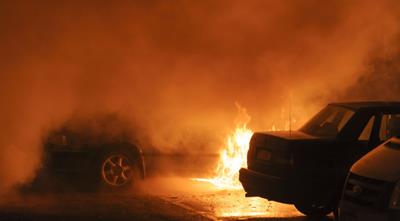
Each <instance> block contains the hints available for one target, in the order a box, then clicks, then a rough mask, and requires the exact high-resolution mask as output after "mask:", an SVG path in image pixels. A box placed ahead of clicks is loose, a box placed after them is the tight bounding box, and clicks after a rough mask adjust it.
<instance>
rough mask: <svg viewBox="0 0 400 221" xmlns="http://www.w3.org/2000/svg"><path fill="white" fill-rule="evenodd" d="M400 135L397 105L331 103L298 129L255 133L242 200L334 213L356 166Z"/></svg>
mask: <svg viewBox="0 0 400 221" xmlns="http://www.w3.org/2000/svg"><path fill="white" fill-rule="evenodd" d="M399 131H400V102H349V103H331V104H328V105H327V106H326V107H325V108H323V109H322V110H321V111H320V112H319V113H317V114H316V115H315V116H314V117H313V118H312V119H311V120H310V121H308V122H307V123H306V124H305V125H304V126H303V127H301V128H300V129H299V130H298V131H283V132H256V133H254V134H253V136H252V138H251V140H250V147H249V151H248V154H247V164H248V167H247V168H241V169H240V172H239V180H240V182H241V183H242V185H243V188H244V190H245V191H246V196H248V197H250V196H259V197H263V198H267V199H269V200H273V201H278V202H282V203H288V204H294V205H295V207H296V208H297V209H298V210H299V211H300V212H302V213H303V214H305V215H307V216H311V217H320V216H325V215H328V214H329V213H331V212H335V215H337V207H338V202H339V200H340V197H341V193H342V189H343V185H344V182H345V179H346V176H347V174H348V172H349V170H350V168H351V166H352V164H353V163H354V162H356V161H357V160H358V159H360V158H361V157H362V156H363V155H365V154H366V153H368V152H369V151H371V150H372V149H373V148H374V147H376V146H378V145H379V144H381V143H382V142H384V141H386V140H387V139H389V138H390V137H392V136H393V135H396V134H398V133H399Z"/></svg>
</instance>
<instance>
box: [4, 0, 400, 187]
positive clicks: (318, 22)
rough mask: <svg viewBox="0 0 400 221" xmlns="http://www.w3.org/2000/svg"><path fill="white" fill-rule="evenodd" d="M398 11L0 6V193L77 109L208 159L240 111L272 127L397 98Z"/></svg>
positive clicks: (24, 173)
mask: <svg viewBox="0 0 400 221" xmlns="http://www.w3.org/2000/svg"><path fill="white" fill-rule="evenodd" d="M399 15H400V4H399V3H398V1H390V0H387V1H379V2H377V1H372V0H367V1H357V0H354V1H316V0H315V1H300V0H295V1H264V0H260V1H251V2H245V1H239V0H233V1H232V0H229V1H228V0H221V1H184V0H178V1H174V2H171V1H163V0H151V1H150V0H137V1H93V2H92V1H85V2H80V1H40V0H39V1H1V3H0V27H1V29H2V30H1V34H0V47H1V50H0V91H1V93H0V103H1V108H0V122H1V123H2V124H1V125H2V128H1V129H0V180H1V181H0V189H2V190H3V189H7V188H8V187H10V186H12V185H14V184H17V183H21V182H25V181H28V180H30V179H32V177H33V176H34V172H35V171H36V170H37V168H39V167H40V162H41V150H42V147H41V142H42V138H43V137H44V136H45V135H46V133H47V131H48V130H49V129H50V128H54V127H56V126H57V125H60V124H61V123H62V122H63V121H65V120H67V119H68V118H69V117H70V116H71V115H73V114H75V113H79V114H83V115H84V114H87V115H90V114H92V113H98V112H102V113H107V112H112V113H115V112H117V113H119V114H120V115H123V116H125V117H126V118H127V119H129V121H131V122H132V123H134V124H135V125H136V126H137V128H139V129H137V130H136V131H135V133H137V134H136V135H137V137H138V139H139V140H140V142H142V143H143V145H144V146H148V147H152V148H153V149H154V150H157V151H159V152H167V153H175V152H179V153H187V152H191V153H209V152H217V151H218V150H217V147H220V146H221V145H220V143H221V142H223V140H222V139H221V138H222V137H223V135H224V133H225V132H226V131H227V130H229V129H230V128H231V127H233V126H234V119H235V115H236V111H237V110H236V108H235V102H238V103H240V104H241V105H242V106H244V107H245V108H246V109H247V110H248V113H249V115H251V117H252V121H251V122H250V125H249V126H250V127H251V128H252V129H254V130H266V129H267V128H270V127H271V125H272V124H276V125H278V126H279V125H283V124H284V123H282V122H283V121H285V120H286V119H287V116H288V115H289V112H291V114H292V115H293V118H295V119H296V120H297V121H296V122H298V124H300V123H302V122H304V120H305V119H306V118H307V117H308V116H309V115H310V114H312V113H313V112H315V111H316V110H317V109H318V108H320V107H321V105H323V104H325V103H326V102H330V101H335V100H339V99H340V100H346V99H375V98H376V99H398V95H397V94H399V93H398V92H399V77H398V76H399V74H398V72H397V70H398V65H399V63H398V61H399V59H398V58H399V54H398V49H399V47H398V41H397V40H396V39H398V36H399V35H398V32H399V27H400V25H399ZM377 82H378V84H376V83H377ZM388 85H390V86H388ZM371 87H372V88H373V89H374V91H379V92H382V93H380V94H381V95H380V96H379V97H375V95H376V93H373V92H372V91H371V90H370V88H371Z"/></svg>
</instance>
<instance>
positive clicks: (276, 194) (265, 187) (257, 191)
mask: <svg viewBox="0 0 400 221" xmlns="http://www.w3.org/2000/svg"><path fill="white" fill-rule="evenodd" d="M239 180H240V182H241V183H242V186H243V188H244V190H245V191H246V196H259V197H263V198H267V199H269V200H274V201H278V202H282V203H293V202H294V201H295V196H294V195H293V194H292V193H293V191H292V187H291V186H290V185H289V184H290V183H291V182H290V181H289V180H286V179H282V178H279V177H275V176H270V175H266V174H263V173H259V172H256V171H252V170H249V169H246V168H242V169H240V171H239Z"/></svg>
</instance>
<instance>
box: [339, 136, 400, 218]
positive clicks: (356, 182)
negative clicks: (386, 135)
mask: <svg viewBox="0 0 400 221" xmlns="http://www.w3.org/2000/svg"><path fill="white" fill-rule="evenodd" d="M399 162H400V136H397V137H393V138H392V139H390V140H388V141H387V142H385V143H383V144H381V145H380V146H379V147H377V148H376V149H374V150H372V151H371V152H369V153H368V154H367V155H365V156H364V157H362V158H361V159H360V160H358V161H357V162H356V163H355V164H354V165H353V166H352V168H351V170H350V173H349V175H348V177H347V181H346V184H345V187H344V190H343V197H342V200H341V203H340V207H339V217H340V220H342V221H350V220H352V221H369V220H371V221H380V220H382V221H395V220H400V163H399Z"/></svg>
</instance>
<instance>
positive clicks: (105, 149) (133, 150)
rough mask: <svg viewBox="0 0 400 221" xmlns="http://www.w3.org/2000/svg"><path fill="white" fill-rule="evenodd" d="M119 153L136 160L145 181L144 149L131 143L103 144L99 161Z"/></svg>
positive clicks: (98, 156)
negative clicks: (108, 155) (109, 154)
mask: <svg viewBox="0 0 400 221" xmlns="http://www.w3.org/2000/svg"><path fill="white" fill-rule="evenodd" d="M117 151H122V152H125V153H127V154H129V155H130V156H131V157H132V158H133V159H134V160H136V162H137V163H138V166H139V168H140V175H141V178H142V179H144V177H145V175H146V166H145V161H144V157H143V152H142V149H141V148H140V147H139V146H137V145H135V144H132V143H129V142H110V143H105V144H102V145H101V146H100V148H99V152H98V154H97V159H101V157H103V156H104V155H106V154H108V153H111V152H117Z"/></svg>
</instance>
